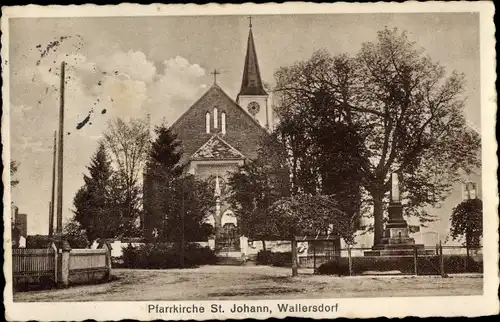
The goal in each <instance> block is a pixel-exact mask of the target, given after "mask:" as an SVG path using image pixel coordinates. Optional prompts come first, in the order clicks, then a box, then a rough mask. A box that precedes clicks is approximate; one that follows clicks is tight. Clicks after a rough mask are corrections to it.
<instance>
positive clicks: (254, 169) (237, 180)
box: [228, 136, 290, 249]
mask: <svg viewBox="0 0 500 322" xmlns="http://www.w3.org/2000/svg"><path fill="white" fill-rule="evenodd" d="M284 153H285V151H284V149H283V146H281V144H280V143H279V142H278V141H277V140H276V137H275V136H269V137H265V138H263V141H262V144H261V146H260V148H259V151H258V156H257V158H256V159H255V160H253V161H250V162H247V163H246V164H245V165H243V166H241V167H240V169H239V171H237V172H234V173H232V174H231V176H230V178H229V185H230V186H231V187H232V192H231V193H230V195H229V197H228V203H229V204H230V205H231V208H232V209H234V213H235V215H236V217H237V219H238V228H239V230H240V233H242V234H243V235H245V236H248V237H249V238H251V239H255V240H261V241H262V245H263V248H264V249H266V244H265V240H272V239H276V238H279V237H280V236H279V235H273V234H272V233H270V232H269V231H268V230H267V227H266V226H267V222H268V220H269V217H270V216H271V214H270V212H269V207H270V206H271V205H272V204H273V203H274V202H276V201H277V200H279V199H280V198H282V197H285V196H289V195H290V182H289V175H288V167H287V166H286V155H285V154H284Z"/></svg>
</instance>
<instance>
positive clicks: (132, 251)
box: [122, 243, 216, 269]
mask: <svg viewBox="0 0 500 322" xmlns="http://www.w3.org/2000/svg"><path fill="white" fill-rule="evenodd" d="M122 256H123V267H125V268H146V269H155V268H191V267H197V266H199V265H210V264H215V263H216V257H215V253H214V252H213V251H212V250H211V249H210V248H208V247H201V246H199V245H197V244H187V245H186V246H185V249H184V266H183V265H182V261H181V259H182V257H181V254H180V251H179V249H178V248H177V247H175V246H173V245H171V244H164V243H151V244H146V245H141V246H139V247H133V246H132V245H131V244H129V245H128V247H126V248H124V249H123V255H122Z"/></svg>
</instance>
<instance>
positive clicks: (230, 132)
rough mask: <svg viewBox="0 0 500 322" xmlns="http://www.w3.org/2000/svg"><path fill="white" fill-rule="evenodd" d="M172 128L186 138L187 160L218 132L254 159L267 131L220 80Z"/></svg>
mask: <svg viewBox="0 0 500 322" xmlns="http://www.w3.org/2000/svg"><path fill="white" fill-rule="evenodd" d="M223 126H224V127H225V131H223ZM207 127H208V130H207ZM171 129H172V131H173V132H174V133H176V134H177V137H178V139H179V140H181V142H182V146H183V152H184V156H183V161H184V162H186V161H188V160H189V158H190V157H191V156H192V155H193V154H194V153H195V152H196V151H197V150H198V149H199V148H200V147H201V146H203V145H204V144H205V143H207V141H209V139H210V138H212V137H213V136H214V135H219V136H220V137H221V138H223V140H224V141H225V142H226V143H227V144H228V145H229V146H231V147H233V148H234V149H235V150H236V151H239V153H241V154H242V155H243V156H244V157H246V158H250V159H252V158H255V157H256V154H257V149H258V147H259V145H260V143H261V140H262V137H263V136H264V135H267V132H266V130H265V129H264V128H263V127H262V126H261V125H260V124H259V123H258V122H257V121H256V120H255V119H254V118H253V117H252V116H251V115H250V114H248V112H246V111H245V110H244V109H243V108H241V107H240V106H239V105H238V104H237V103H236V102H235V101H234V100H232V99H231V98H230V97H229V96H228V95H227V94H226V93H225V92H224V91H223V90H222V89H221V88H220V87H219V86H217V85H216V84H214V85H212V86H211V87H210V89H209V90H208V91H207V92H206V93H205V94H204V95H203V96H202V97H201V98H200V99H199V100H198V101H197V102H196V103H194V104H193V105H192V106H191V107H190V108H189V109H188V110H187V111H186V112H185V113H184V114H183V115H182V116H181V117H180V118H179V119H178V120H177V121H176V122H175V123H174V124H173V125H172V126H171Z"/></svg>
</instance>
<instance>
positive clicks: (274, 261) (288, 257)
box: [256, 250, 292, 267]
mask: <svg viewBox="0 0 500 322" xmlns="http://www.w3.org/2000/svg"><path fill="white" fill-rule="evenodd" d="M256 261H257V265H272V266H279V267H283V266H291V265H292V253H291V252H285V253H274V252H272V251H269V250H261V251H259V252H258V253H257V260H256Z"/></svg>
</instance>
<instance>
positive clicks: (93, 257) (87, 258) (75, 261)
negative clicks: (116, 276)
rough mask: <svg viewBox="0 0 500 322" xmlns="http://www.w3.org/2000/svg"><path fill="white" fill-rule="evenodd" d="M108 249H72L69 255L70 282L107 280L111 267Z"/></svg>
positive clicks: (85, 282)
mask: <svg viewBox="0 0 500 322" xmlns="http://www.w3.org/2000/svg"><path fill="white" fill-rule="evenodd" d="M106 252H107V250H106V249H102V248H101V249H72V250H71V252H70V256H69V284H88V283H96V282H101V281H104V280H106V279H107V278H108V277H109V274H110V271H111V268H110V267H108V265H107V264H106V255H107V254H106Z"/></svg>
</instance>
